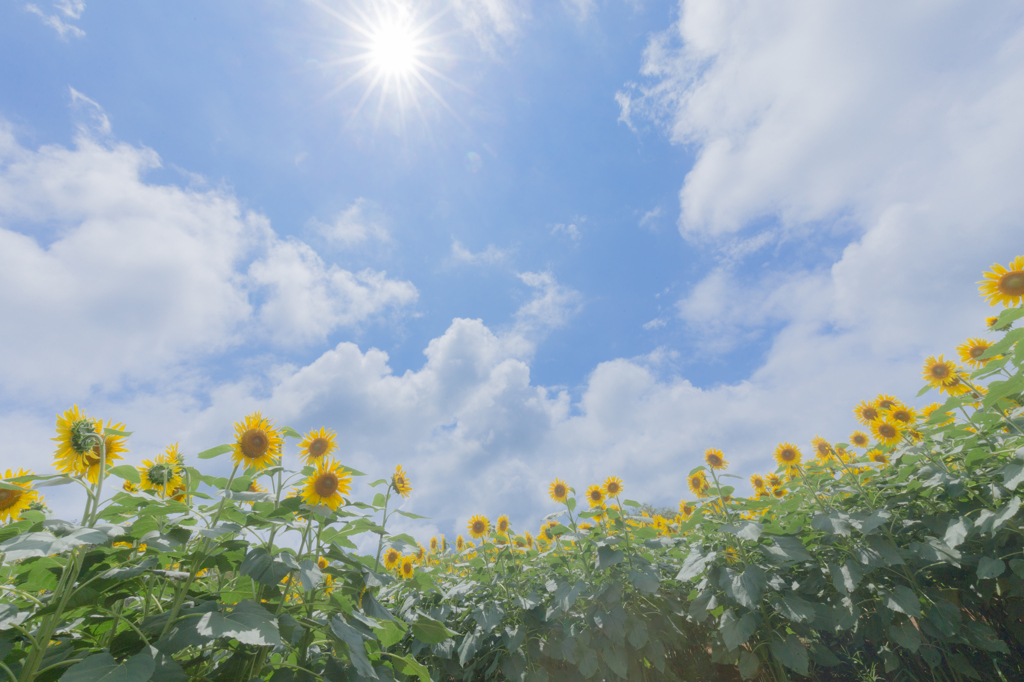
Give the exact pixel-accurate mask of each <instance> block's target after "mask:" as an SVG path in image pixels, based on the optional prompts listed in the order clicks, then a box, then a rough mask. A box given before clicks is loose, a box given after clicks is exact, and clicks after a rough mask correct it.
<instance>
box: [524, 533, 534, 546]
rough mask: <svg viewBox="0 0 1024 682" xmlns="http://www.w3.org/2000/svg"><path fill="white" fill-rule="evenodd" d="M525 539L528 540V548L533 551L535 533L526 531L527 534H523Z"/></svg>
mask: <svg viewBox="0 0 1024 682" xmlns="http://www.w3.org/2000/svg"><path fill="white" fill-rule="evenodd" d="M523 539H525V540H526V546H527V547H529V548H530V549H533V533H531V532H530V531H526V532H525V533H523Z"/></svg>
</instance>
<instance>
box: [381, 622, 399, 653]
mask: <svg viewBox="0 0 1024 682" xmlns="http://www.w3.org/2000/svg"><path fill="white" fill-rule="evenodd" d="M374 634H376V635H377V639H378V640H379V641H380V645H381V647H382V648H384V649H388V648H390V647H392V646H394V645H395V644H398V643H399V642H401V641H402V638H403V637H405V630H403V629H402V628H400V627H398V624H397V623H395V622H394V621H393V620H386V621H384V622H383V623H381V625H380V627H379V628H377V629H375V630H374Z"/></svg>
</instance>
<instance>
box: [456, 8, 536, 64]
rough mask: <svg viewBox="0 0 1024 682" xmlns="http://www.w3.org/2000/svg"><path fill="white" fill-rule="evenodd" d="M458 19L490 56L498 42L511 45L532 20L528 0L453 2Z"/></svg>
mask: <svg viewBox="0 0 1024 682" xmlns="http://www.w3.org/2000/svg"><path fill="white" fill-rule="evenodd" d="M452 7H453V9H454V11H455V17H456V18H457V19H458V20H459V23H461V24H462V27H463V28H464V29H465V30H467V31H469V32H470V33H472V34H473V37H474V38H476V40H477V42H478V43H479V44H480V47H481V48H482V49H483V50H485V51H487V52H490V53H494V52H495V51H496V50H497V46H498V44H499V43H503V44H505V45H510V44H512V43H513V42H514V41H515V39H516V37H517V36H518V35H519V31H520V28H521V26H522V23H523V22H524V21H526V20H527V19H529V18H530V3H529V1H528V0H452Z"/></svg>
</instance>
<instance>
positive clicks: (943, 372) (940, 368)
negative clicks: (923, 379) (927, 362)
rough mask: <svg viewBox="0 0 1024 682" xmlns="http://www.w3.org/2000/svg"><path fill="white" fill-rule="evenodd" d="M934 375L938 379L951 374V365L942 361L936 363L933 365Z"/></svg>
mask: <svg viewBox="0 0 1024 682" xmlns="http://www.w3.org/2000/svg"><path fill="white" fill-rule="evenodd" d="M932 376H933V377H935V378H936V379H945V378H946V377H948V376H949V367H947V366H946V365H944V364H942V363H939V364H938V365H935V366H934V367H932Z"/></svg>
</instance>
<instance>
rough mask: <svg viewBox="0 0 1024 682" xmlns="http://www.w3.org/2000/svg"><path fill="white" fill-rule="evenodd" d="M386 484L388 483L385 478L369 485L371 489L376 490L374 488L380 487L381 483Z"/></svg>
mask: <svg viewBox="0 0 1024 682" xmlns="http://www.w3.org/2000/svg"><path fill="white" fill-rule="evenodd" d="M387 482H388V479H386V478H380V479H377V480H376V481H374V482H373V483H371V484H370V487H371V488H376V487H377V486H379V485H380V484H381V483H387Z"/></svg>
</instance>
